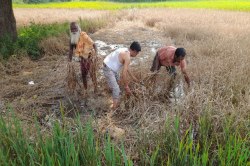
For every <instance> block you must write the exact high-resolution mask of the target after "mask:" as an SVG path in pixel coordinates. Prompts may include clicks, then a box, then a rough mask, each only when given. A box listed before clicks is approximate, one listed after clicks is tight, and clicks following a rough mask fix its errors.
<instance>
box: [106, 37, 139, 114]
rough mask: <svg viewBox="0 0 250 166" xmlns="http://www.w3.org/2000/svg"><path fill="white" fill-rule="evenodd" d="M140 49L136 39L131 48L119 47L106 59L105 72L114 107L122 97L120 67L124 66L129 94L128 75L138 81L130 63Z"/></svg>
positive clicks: (124, 76)
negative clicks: (130, 67)
mask: <svg viewBox="0 0 250 166" xmlns="http://www.w3.org/2000/svg"><path fill="white" fill-rule="evenodd" d="M140 51H141V46H140V44H139V43H138V42H135V41H134V42H133V43H132V44H131V45H130V47H129V48H118V49H117V50H115V51H114V52H112V53H111V54H109V55H108V56H107V57H106V58H105V59H104V62H103V66H104V67H103V72H104V76H105V78H106V80H107V82H108V85H109V88H110V89H111V90H112V98H113V106H112V108H113V109H116V108H117V106H118V102H119V98H120V92H121V90H120V87H119V84H118V80H119V72H120V69H121V68H123V70H122V73H121V74H122V78H123V83H124V85H125V90H126V93H127V94H128V95H130V94H131V90H130V88H129V86H128V83H129V82H128V75H130V77H131V78H132V79H133V80H134V81H136V82H137V81H138V80H137V79H136V78H135V77H134V76H133V74H132V73H131V71H130V70H129V64H130V58H131V57H136V56H137V55H138V53H139V52H140Z"/></svg>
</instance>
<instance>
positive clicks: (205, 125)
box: [138, 116, 250, 166]
mask: <svg viewBox="0 0 250 166" xmlns="http://www.w3.org/2000/svg"><path fill="white" fill-rule="evenodd" d="M208 118H209V117H205V116H204V117H201V118H200V119H199V126H200V127H199V129H198V131H197V133H196V132H194V126H192V125H191V126H190V127H189V128H188V129H187V130H185V131H184V132H183V134H181V127H180V119H179V118H178V117H176V119H175V120H174V121H173V123H169V122H170V120H167V123H166V126H165V128H164V130H163V131H162V132H161V133H160V134H157V135H150V136H149V137H150V139H146V140H143V141H142V140H141V142H140V143H139V146H138V149H139V151H140V153H139V154H140V159H139V160H140V161H139V162H140V164H139V165H232V166H233V165H247V164H249V156H250V148H249V141H247V139H249V134H250V133H248V134H247V135H246V136H241V135H240V134H239V133H237V132H232V131H231V132H229V131H228V126H227V125H228V124H226V122H225V124H223V125H222V131H221V132H222V133H223V137H221V136H220V135H219V134H218V135H216V134H214V133H213V132H214V131H213V128H214V126H213V124H212V123H211V122H210V121H209V119H208ZM237 131H238V130H237ZM144 138H145V137H144ZM146 138H148V136H147V137H146Z"/></svg>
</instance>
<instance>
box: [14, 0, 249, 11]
mask: <svg viewBox="0 0 250 166" xmlns="http://www.w3.org/2000/svg"><path fill="white" fill-rule="evenodd" d="M13 6H14V8H81V9H97V10H118V9H129V8H164V7H169V8H205V9H219V10H236V11H250V1H249V0H245V1H244V0H240V1H238V0H237V1H236V0H235V1H233V0H228V1H217V0H216V1H169V2H152V3H150V2H142V3H115V2H104V1H84V2H61V3H44V4H14V5H13Z"/></svg>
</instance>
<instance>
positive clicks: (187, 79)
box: [182, 70, 190, 87]
mask: <svg viewBox="0 0 250 166" xmlns="http://www.w3.org/2000/svg"><path fill="white" fill-rule="evenodd" d="M182 74H183V75H184V78H185V81H186V83H187V84H188V87H190V78H189V76H188V74H187V71H186V70H182Z"/></svg>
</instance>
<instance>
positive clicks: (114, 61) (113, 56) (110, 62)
mask: <svg viewBox="0 0 250 166" xmlns="http://www.w3.org/2000/svg"><path fill="white" fill-rule="evenodd" d="M125 51H129V50H128V48H118V49H117V50H115V51H114V52H112V53H110V54H109V55H108V56H106V58H105V59H104V63H105V64H106V65H107V66H108V67H109V68H110V69H111V70H113V71H114V72H119V71H120V69H121V67H122V66H123V64H122V63H121V62H120V60H119V55H120V53H121V52H125Z"/></svg>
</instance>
